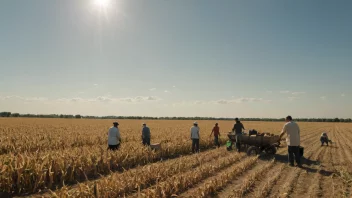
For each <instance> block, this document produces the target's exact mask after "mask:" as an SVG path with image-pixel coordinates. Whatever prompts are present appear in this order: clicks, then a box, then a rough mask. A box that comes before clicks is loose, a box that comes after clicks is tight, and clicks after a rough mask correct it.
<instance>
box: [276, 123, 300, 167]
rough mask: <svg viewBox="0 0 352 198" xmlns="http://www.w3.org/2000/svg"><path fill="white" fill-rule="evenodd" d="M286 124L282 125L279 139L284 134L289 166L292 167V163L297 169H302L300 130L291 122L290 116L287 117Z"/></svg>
mask: <svg viewBox="0 0 352 198" xmlns="http://www.w3.org/2000/svg"><path fill="white" fill-rule="evenodd" d="M285 121H286V124H285V125H284V127H283V129H282V132H281V134H280V140H281V138H282V137H283V136H284V135H285V134H286V135H287V138H286V142H287V146H288V161H289V165H290V166H294V161H296V164H297V166H298V167H302V164H301V154H300V151H299V148H300V128H299V126H298V124H297V123H296V122H294V121H293V120H292V117H291V116H287V117H286V119H285Z"/></svg>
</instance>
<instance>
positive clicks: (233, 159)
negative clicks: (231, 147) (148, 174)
mask: <svg viewBox="0 0 352 198" xmlns="http://www.w3.org/2000/svg"><path fill="white" fill-rule="evenodd" d="M241 158H242V155H238V154H236V153H233V154H230V155H229V156H228V157H225V158H222V159H220V160H217V161H215V162H213V163H207V164H204V165H202V166H200V167H198V168H196V169H194V170H192V171H188V172H185V173H183V174H179V175H175V176H173V177H170V178H169V179H167V180H166V181H164V182H161V183H158V184H156V185H155V186H153V187H151V188H148V189H146V190H143V191H142V192H141V196H142V197H170V196H171V195H172V194H179V193H181V192H183V191H185V190H187V189H188V188H192V187H193V186H194V185H196V184H197V183H199V182H201V181H202V180H204V179H205V178H208V177H210V176H212V175H214V174H215V173H216V172H218V171H220V170H222V169H224V168H227V167H230V166H231V165H233V164H234V163H237V162H240V161H241ZM256 160H257V158H245V159H244V161H243V162H240V164H238V165H237V164H236V167H238V166H239V167H242V166H243V164H245V166H246V167H249V166H250V165H251V164H254V163H255V162H256ZM132 197H138V193H137V194H136V195H133V196H132Z"/></svg>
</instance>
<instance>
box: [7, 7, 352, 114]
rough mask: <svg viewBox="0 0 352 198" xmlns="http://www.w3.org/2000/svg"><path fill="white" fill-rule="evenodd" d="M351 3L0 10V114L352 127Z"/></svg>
mask: <svg viewBox="0 0 352 198" xmlns="http://www.w3.org/2000/svg"><path fill="white" fill-rule="evenodd" d="M351 9H352V2H351V1H347V0H338V1H327V0H322V1H318V0H312V1H303V0H298V1H274V0H268V1H259V0H253V1H231V0H224V1H216V2H215V1H210V0H204V1H186V0H180V1H157V0H150V1H143V2H137V1H127V0H119V1H113V0H76V1H70V0H53V1H45V0H32V1H20V0H11V1H1V2H0V28H1V31H0V69H1V70H0V71H1V72H0V112H1V111H10V112H18V113H23V114H25V113H33V114H51V113H53V114H81V115H94V116H105V115H123V116H132V115H134V116H138V115H141V116H153V117H163V116H169V117H170V116H176V117H182V116H185V117H192V116H201V117H272V118H281V117H284V116H286V115H292V116H293V117H294V118H295V117H296V118H297V117H300V118H303V117H304V118H318V117H323V118H325V117H327V118H334V117H338V118H351V117H352V102H351V101H352V91H351V89H350V86H351V84H352V78H351V75H352V37H351V35H352V26H351V19H352V12H351Z"/></svg>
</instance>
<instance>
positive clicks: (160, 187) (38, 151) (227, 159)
mask: <svg viewBox="0 0 352 198" xmlns="http://www.w3.org/2000/svg"><path fill="white" fill-rule="evenodd" d="M112 122H113V120H85V119H36V118H33V119H32V118H0V197H21V196H29V197H172V196H173V195H175V196H176V195H177V196H178V197H219V198H220V197H263V198H264V197H350V196H351V194H352V193H351V191H352V187H351V185H352V166H351V164H352V124H344V123H299V125H300V128H301V144H302V146H303V147H305V153H304V159H303V168H298V167H290V166H288V165H287V148H286V147H285V144H283V145H282V147H281V148H279V149H278V152H277V154H276V155H275V157H269V156H265V155H260V156H254V157H248V156H246V155H245V154H244V153H237V152H235V151H227V150H226V148H225V146H224V144H225V142H226V140H227V136H226V134H227V132H228V131H230V130H231V128H232V126H233V124H234V123H233V122H232V121H218V123H219V126H220V131H221V135H222V136H221V140H220V141H221V144H222V146H221V147H220V148H215V146H214V145H213V138H212V137H210V136H209V135H210V132H211V129H212V127H213V125H214V124H215V122H216V121H198V123H199V127H200V129H201V132H200V133H201V134H200V136H201V141H200V151H201V152H200V153H198V154H192V153H191V140H190V132H189V129H190V127H191V126H192V121H158V120H150V121H148V120H119V123H120V126H119V128H120V132H121V136H122V144H121V148H120V150H119V151H117V152H111V151H108V150H107V131H108V129H109V127H110V126H111V125H112ZM142 122H146V123H147V125H148V126H149V127H150V129H151V134H152V137H151V138H152V139H151V142H152V143H161V146H162V150H161V151H156V152H155V151H152V150H150V149H148V148H146V147H143V146H142V144H141V139H140V136H141V124H142ZM283 124H284V123H283V122H244V126H245V128H246V129H256V130H258V131H259V132H270V133H276V134H278V133H279V132H280V131H281V129H282V126H283ZM323 131H325V132H327V133H328V135H329V137H330V139H331V140H332V141H333V143H332V144H331V145H329V146H321V145H320V142H319V137H320V134H321V133H322V132H323Z"/></svg>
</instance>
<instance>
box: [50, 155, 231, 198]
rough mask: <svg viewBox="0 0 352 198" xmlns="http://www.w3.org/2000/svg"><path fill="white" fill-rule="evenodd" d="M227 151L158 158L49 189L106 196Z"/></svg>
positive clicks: (144, 185) (74, 194)
mask: <svg viewBox="0 0 352 198" xmlns="http://www.w3.org/2000/svg"><path fill="white" fill-rule="evenodd" d="M227 155H228V153H227V152H224V151H223V150H222V149H217V150H212V151H209V152H204V153H200V154H198V155H192V156H185V157H181V158H178V159H173V160H168V161H165V162H158V163H154V164H150V165H146V166H143V167H138V168H135V169H131V170H128V171H126V172H123V173H122V174H118V173H115V174H111V175H109V176H107V177H104V178H101V179H99V180H97V181H95V182H88V183H87V184H84V183H81V184H79V185H78V186H77V187H75V188H73V189H71V190H69V189H68V188H67V187H64V188H62V189H61V190H58V191H56V192H54V193H53V195H57V196H59V197H62V196H63V195H67V196H72V197H81V196H95V195H96V194H108V195H109V196H124V195H125V194H127V193H131V192H133V191H135V190H136V189H137V187H139V189H144V188H147V187H149V186H151V185H154V184H156V183H157V182H162V181H165V180H166V179H167V178H169V177H171V176H173V175H175V174H180V173H183V172H185V171H188V170H190V169H193V168H196V167H198V166H200V165H202V164H205V163H211V162H213V161H216V160H218V159H221V158H222V157H225V156H227Z"/></svg>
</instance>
